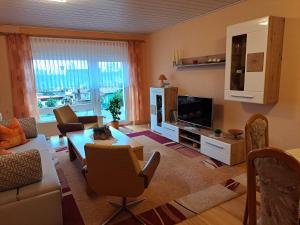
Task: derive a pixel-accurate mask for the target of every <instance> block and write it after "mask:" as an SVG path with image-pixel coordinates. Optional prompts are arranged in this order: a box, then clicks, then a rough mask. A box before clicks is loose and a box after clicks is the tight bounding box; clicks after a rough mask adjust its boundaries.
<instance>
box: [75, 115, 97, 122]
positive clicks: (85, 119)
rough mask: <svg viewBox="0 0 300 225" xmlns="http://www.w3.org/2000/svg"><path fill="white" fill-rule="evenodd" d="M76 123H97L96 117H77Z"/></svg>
mask: <svg viewBox="0 0 300 225" xmlns="http://www.w3.org/2000/svg"><path fill="white" fill-rule="evenodd" d="M78 121H79V122H80V123H97V122H98V117H97V116H79V117H78Z"/></svg>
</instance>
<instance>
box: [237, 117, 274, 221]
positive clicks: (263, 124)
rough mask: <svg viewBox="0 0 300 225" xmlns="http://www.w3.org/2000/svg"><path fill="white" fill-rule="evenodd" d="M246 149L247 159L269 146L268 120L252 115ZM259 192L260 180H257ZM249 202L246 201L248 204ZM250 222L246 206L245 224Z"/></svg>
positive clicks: (246, 134)
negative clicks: (255, 151)
mask: <svg viewBox="0 0 300 225" xmlns="http://www.w3.org/2000/svg"><path fill="white" fill-rule="evenodd" d="M245 145H246V146H245V147H246V148H245V149H246V157H248V154H249V153H250V152H251V151H253V150H254V149H260V148H264V147H268V146H269V123H268V119H267V118H266V117H265V116H264V115H262V114H260V113H256V114H254V115H252V116H251V117H250V118H249V119H248V120H247V122H246V125H245ZM256 190H257V191H259V179H257V188H256ZM247 201H248V200H246V202H247ZM247 222H248V204H246V206H245V212H244V221H243V224H244V225H247Z"/></svg>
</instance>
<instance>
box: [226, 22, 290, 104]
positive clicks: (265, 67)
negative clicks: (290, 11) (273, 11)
mask: <svg viewBox="0 0 300 225" xmlns="http://www.w3.org/2000/svg"><path fill="white" fill-rule="evenodd" d="M284 21H285V20H284V18H281V17H272V16H269V17H263V18H260V19H255V20H251V21H248V22H244V23H240V24H236V25H231V26H228V27H227V39H226V67H225V92H224V98H225V100H233V101H240V102H251V103H259V104H270V103H276V102H277V101H278V95H279V83H280V73H281V58H282V47H283V33H284Z"/></svg>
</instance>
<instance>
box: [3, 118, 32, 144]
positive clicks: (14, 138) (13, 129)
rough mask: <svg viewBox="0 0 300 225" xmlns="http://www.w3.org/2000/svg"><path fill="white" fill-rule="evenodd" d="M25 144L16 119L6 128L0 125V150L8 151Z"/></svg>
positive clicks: (22, 132)
mask: <svg viewBox="0 0 300 225" xmlns="http://www.w3.org/2000/svg"><path fill="white" fill-rule="evenodd" d="M25 143H26V137H25V134H24V131H23V129H22V127H21V125H20V123H19V121H18V120H17V119H16V118H13V119H12V120H11V123H9V124H8V126H4V125H0V148H4V149H8V148H12V147H15V146H17V145H21V144H25Z"/></svg>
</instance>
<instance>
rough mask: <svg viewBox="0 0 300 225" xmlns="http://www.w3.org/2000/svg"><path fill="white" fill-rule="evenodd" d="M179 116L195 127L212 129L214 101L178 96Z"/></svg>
mask: <svg viewBox="0 0 300 225" xmlns="http://www.w3.org/2000/svg"><path fill="white" fill-rule="evenodd" d="M177 114H178V115H177V116H178V120H179V121H184V122H187V123H190V124H193V125H195V126H200V127H206V128H212V122H213V119H212V115H213V99H212V98H201V97H192V96H178V109H177Z"/></svg>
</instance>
